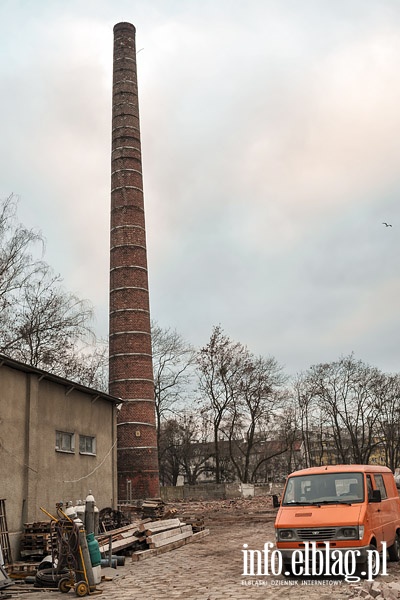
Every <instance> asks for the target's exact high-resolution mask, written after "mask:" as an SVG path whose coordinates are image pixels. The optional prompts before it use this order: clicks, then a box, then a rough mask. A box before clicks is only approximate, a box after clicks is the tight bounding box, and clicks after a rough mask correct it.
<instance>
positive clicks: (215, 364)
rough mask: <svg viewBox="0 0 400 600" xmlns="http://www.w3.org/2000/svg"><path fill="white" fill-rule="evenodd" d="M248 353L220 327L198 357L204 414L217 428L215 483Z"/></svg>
mask: <svg viewBox="0 0 400 600" xmlns="http://www.w3.org/2000/svg"><path fill="white" fill-rule="evenodd" d="M245 354H246V350H245V348H244V346H242V345H241V344H239V343H237V342H233V341H231V340H230V339H229V338H228V337H227V336H226V335H225V334H224V333H223V331H222V328H221V327H220V326H217V327H214V328H213V331H212V333H211V337H210V341H209V342H208V344H207V345H206V346H204V348H202V349H201V350H200V352H199V354H198V358H197V364H198V372H199V388H200V392H201V394H202V396H203V398H204V400H205V405H204V408H203V414H207V415H209V417H210V420H211V423H212V427H213V438H214V460H215V482H216V483H220V482H221V465H220V448H219V436H220V434H222V427H221V426H222V424H223V419H224V418H225V417H227V415H228V413H229V411H232V410H234V397H235V390H236V385H237V381H238V371H239V369H240V366H241V363H242V361H243V359H244V356H245Z"/></svg>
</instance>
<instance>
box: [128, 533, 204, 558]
mask: <svg viewBox="0 0 400 600" xmlns="http://www.w3.org/2000/svg"><path fill="white" fill-rule="evenodd" d="M209 533H210V530H209V529H204V531H199V532H198V533H194V534H193V535H191V536H190V537H187V538H185V539H183V540H178V541H176V542H172V543H170V544H166V545H165V546H161V548H154V549H152V550H138V551H137V552H134V553H133V554H132V562H137V561H139V560H145V559H146V558H152V557H153V556H158V555H159V554H164V552H169V551H170V550H175V549H176V548H180V547H182V546H184V545H185V544H190V543H191V542H198V541H200V540H201V539H202V538H204V537H206V536H207V535H209Z"/></svg>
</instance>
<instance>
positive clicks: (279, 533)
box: [276, 529, 296, 542]
mask: <svg viewBox="0 0 400 600" xmlns="http://www.w3.org/2000/svg"><path fill="white" fill-rule="evenodd" d="M295 537H296V532H295V531H294V530H293V529H277V530H276V539H277V540H278V541H280V542H287V541H289V540H294V539H295Z"/></svg>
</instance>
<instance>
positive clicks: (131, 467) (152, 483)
mask: <svg viewBox="0 0 400 600" xmlns="http://www.w3.org/2000/svg"><path fill="white" fill-rule="evenodd" d="M135 32H136V30H135V27H134V26H133V25H131V24H130V23H118V24H117V25H115V27H114V63H113V102H112V107H113V108H112V158H111V235H110V357H109V358H110V367H109V369H110V373H109V376H110V383H109V390H110V394H112V395H113V396H117V397H118V398H121V399H123V400H125V402H124V403H123V405H122V409H121V411H120V414H119V417H118V440H117V445H118V451H117V457H118V467H117V471H118V499H119V501H124V500H130V499H133V498H151V497H155V496H158V495H159V478H158V459H157V435H156V425H155V423H156V421H155V403H154V381H153V368H152V353H151V332H150V311H149V288H148V274H147V251H146V230H145V216H144V200H143V181H142V159H141V144H140V126H139V102H138V90H137V74H136V45H135Z"/></svg>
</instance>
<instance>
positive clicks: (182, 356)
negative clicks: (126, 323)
mask: <svg viewBox="0 0 400 600" xmlns="http://www.w3.org/2000/svg"><path fill="white" fill-rule="evenodd" d="M151 337H152V352H153V376H154V395H155V405H156V421H157V436H158V446H159V448H160V447H161V446H160V441H161V440H160V436H161V425H162V421H163V420H167V419H170V418H171V417H172V416H173V415H174V414H176V413H177V412H178V405H179V404H182V403H183V402H184V400H186V399H187V396H188V392H189V390H190V382H191V379H192V377H193V373H192V372H191V366H192V365H193V362H194V356H195V353H194V350H193V348H192V347H191V346H190V345H189V344H188V343H187V342H186V341H185V340H184V339H183V337H182V336H181V335H180V334H179V333H177V331H176V330H173V329H169V328H167V329H164V328H162V327H161V326H160V325H158V324H157V323H156V322H152V324H151ZM159 454H160V452H159ZM159 460H161V454H160V456H159Z"/></svg>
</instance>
